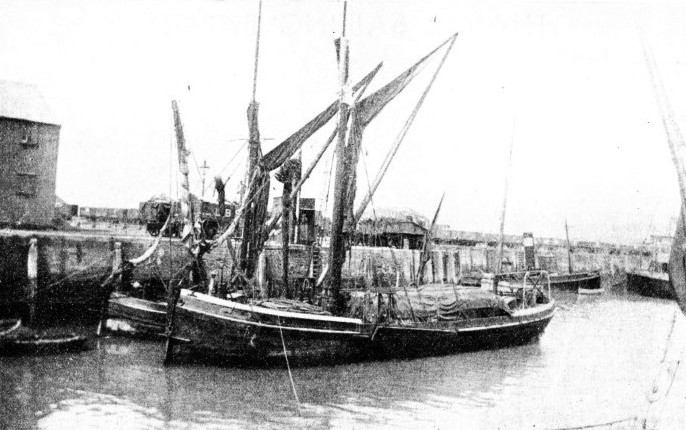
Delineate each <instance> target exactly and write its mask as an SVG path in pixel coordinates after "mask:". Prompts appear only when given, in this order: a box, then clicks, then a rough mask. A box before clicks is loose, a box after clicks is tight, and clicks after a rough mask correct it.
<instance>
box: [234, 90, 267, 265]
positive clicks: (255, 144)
mask: <svg viewBox="0 0 686 430" xmlns="http://www.w3.org/2000/svg"><path fill="white" fill-rule="evenodd" d="M258 106H259V105H258V104H257V102H255V101H253V102H251V103H250V105H249V107H248V124H249V133H250V144H249V151H250V152H249V166H248V172H249V175H250V179H249V183H248V194H247V196H246V201H249V202H250V203H249V204H248V207H247V208H246V210H245V218H244V222H243V240H242V241H241V252H240V256H241V257H240V267H239V269H240V270H241V271H243V273H245V275H246V276H247V277H248V278H250V277H252V275H253V273H254V272H255V266H256V262H257V257H258V256H259V254H260V252H261V251H262V247H263V245H264V244H263V241H262V237H263V229H264V222H265V220H266V219H267V205H268V203H269V171H267V170H264V169H262V167H261V166H260V162H259V160H260V158H261V156H262V150H261V147H260V131H259V126H258Z"/></svg>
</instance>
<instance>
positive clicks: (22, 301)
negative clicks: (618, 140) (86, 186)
mask: <svg viewBox="0 0 686 430" xmlns="http://www.w3.org/2000/svg"><path fill="white" fill-rule="evenodd" d="M32 240H33V242H32ZM153 240H154V239H153V238H152V237H150V236H144V235H142V234H138V235H135V234H134V235H131V234H129V235H111V234H105V233H103V232H100V233H97V232H93V231H91V232H85V231H75V232H50V231H21V230H0V246H2V250H3V252H2V253H1V254H0V313H3V314H6V313H8V312H9V313H12V311H16V310H17V307H20V306H24V305H26V303H29V302H35V303H37V306H38V307H39V308H43V309H44V310H45V309H47V310H48V311H49V310H50V308H51V307H56V306H58V305H65V304H66V305H75V306H76V305H78V306H93V305H95V304H97V303H98V300H99V297H100V294H99V293H100V288H99V286H100V284H101V282H102V281H103V280H104V279H106V278H107V277H108V276H109V275H110V274H111V273H112V271H113V268H115V267H117V266H118V265H119V263H120V262H121V261H122V260H126V259H130V258H134V257H138V256H140V255H141V254H143V253H144V252H145V250H146V249H148V247H149V246H150V245H151V244H152V243H153ZM32 243H33V245H32ZM235 245H236V244H234V246H235ZM32 246H33V249H34V251H33V252H34V253H35V258H34V260H35V261H34V262H33V263H31V262H30V260H31V258H30V254H31V252H32V251H31V250H32ZM503 254H504V261H508V262H510V263H511V264H507V265H505V268H506V270H513V271H515V270H521V269H522V268H523V267H522V265H523V250H521V249H510V248H506V249H504V252H503ZM496 256H497V250H496V249H495V248H494V247H487V246H456V245H436V246H435V247H434V248H433V251H432V253H431V258H430V259H429V261H428V262H427V264H426V267H425V269H424V281H425V282H437V283H441V282H455V281H457V280H458V279H459V278H460V277H461V276H468V275H476V276H478V274H479V273H481V272H492V271H494V269H495V261H496ZM420 259H421V252H420V251H419V250H409V249H396V248H380V247H363V246H354V247H352V249H351V250H350V251H349V253H348V255H347V259H346V262H345V264H344V267H343V277H344V278H345V283H346V284H345V286H347V287H351V288H367V287H371V286H375V285H378V286H386V285H390V284H395V282H396V281H399V282H400V283H402V284H403V285H406V284H409V283H411V282H416V273H417V270H418V268H419V265H420ZM317 260H318V261H319V266H318V267H315V266H317V264H316V263H317ZM537 260H538V265H539V267H541V268H544V269H547V270H550V271H559V272H566V271H567V269H568V263H567V260H568V259H567V251H566V250H565V249H564V248H555V247H545V248H541V249H539V250H538V252H537ZM650 260H651V258H650V257H649V256H646V255H644V254H639V253H622V252H617V251H616V249H615V250H612V249H608V250H600V251H599V250H594V251H589V250H576V251H575V252H574V253H573V254H572V263H573V266H574V270H575V271H586V270H601V271H602V272H603V273H606V274H615V273H617V272H620V273H621V272H623V271H629V270H641V269H646V268H647V267H648V264H649V263H650ZM188 261H189V254H188V251H187V250H186V249H185V248H184V246H183V244H182V243H181V242H180V241H179V240H178V239H173V240H168V239H166V238H165V239H163V241H162V243H161V245H160V246H159V248H158V249H157V251H156V252H155V254H154V255H153V257H152V258H151V259H150V260H149V261H148V262H147V263H144V264H142V265H141V266H139V267H137V268H136V269H135V272H134V279H136V280H139V281H140V282H146V281H151V280H157V281H163V282H168V280H169V279H170V278H172V277H174V276H179V275H180V273H181V269H182V267H183V266H184V264H185V263H187V262H188ZM327 261H328V250H327V249H326V248H321V249H320V250H319V255H318V258H315V261H314V262H313V253H312V250H311V248H310V247H307V246H303V245H292V246H291V249H290V253H289V267H290V273H291V278H292V279H294V280H295V281H294V282H300V281H302V280H304V279H305V278H308V277H309V276H310V275H313V274H314V275H316V274H317V273H318V272H319V271H320V270H321V267H322V266H325V265H326V264H327ZM205 262H206V264H207V267H208V269H209V270H210V272H213V273H215V274H216V276H217V277H221V276H224V277H225V278H224V279H226V277H227V276H228V274H229V273H230V269H231V266H232V260H231V257H230V254H229V252H228V248H227V246H221V247H219V248H218V249H216V250H215V251H213V252H212V253H211V254H209V255H207V256H206V258H205ZM31 264H33V265H34V266H35V267H34V271H35V275H34V276H33V278H35V279H33V278H32V276H31V270H30V265H31ZM313 269H314V273H313ZM281 274H282V254H281V249H280V247H279V246H278V245H270V244H267V246H266V247H265V252H264V253H263V256H262V258H261V261H260V264H259V269H258V281H259V285H260V288H261V289H262V290H263V291H264V292H266V291H268V290H269V289H271V290H272V291H273V290H275V289H279V288H281V278H282V276H281ZM218 280H219V279H218Z"/></svg>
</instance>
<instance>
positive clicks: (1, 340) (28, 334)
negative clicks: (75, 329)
mask: <svg viewBox="0 0 686 430" xmlns="http://www.w3.org/2000/svg"><path fill="white" fill-rule="evenodd" d="M87 340H88V339H87V338H86V337H85V336H79V335H76V334H73V333H64V332H60V331H51V330H48V331H44V332H37V331H34V330H32V329H29V328H26V327H20V328H19V329H17V330H15V331H12V332H11V333H10V334H8V335H6V336H3V337H0V355H18V354H50V353H58V352H68V351H79V350H82V349H84V348H85V346H86V341H87Z"/></svg>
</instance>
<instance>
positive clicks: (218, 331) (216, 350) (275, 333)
mask: <svg viewBox="0 0 686 430" xmlns="http://www.w3.org/2000/svg"><path fill="white" fill-rule="evenodd" d="M182 301H183V303H182V304H181V305H179V306H177V308H176V314H175V325H174V338H175V339H176V342H177V343H178V344H180V346H181V347H182V348H181V349H182V350H183V349H187V350H189V351H193V352H195V354H192V355H191V357H198V356H208V355H209V356H210V357H214V358H217V357H224V358H228V359H229V361H228V362H229V363H231V364H237V365H242V364H246V363H258V364H270V363H273V364H283V362H284V357H283V349H284V343H285V348H286V350H287V351H288V356H289V359H291V360H297V362H303V363H322V362H327V363H335V362H344V361H355V360H367V359H384V358H405V357H418V356H430V355H441V354H449V353H454V352H461V351H469V350H475V349H485V348H496V347H502V346H509V345H516V344H521V343H526V342H528V341H530V340H531V339H533V338H535V337H537V336H538V335H539V334H541V333H542V332H543V330H544V329H545V327H546V326H547V325H548V323H549V322H550V320H551V319H552V317H553V314H554V309H555V306H554V304H549V305H539V306H537V308H535V309H530V310H528V311H525V312H524V314H523V315H522V316H515V317H494V318H483V319H478V320H466V321H460V322H439V323H433V324H429V323H427V324H422V325H421V326H416V327H412V326H400V325H395V324H394V325H378V326H374V325H373V324H363V323H362V322H361V321H360V320H353V319H347V318H345V319H343V318H341V319H335V320H334V318H335V317H322V318H317V319H314V320H312V319H310V320H308V319H301V318H299V317H298V316H297V315H298V314H291V315H296V316H294V317H290V316H288V315H286V314H287V313H282V314H281V315H280V316H275V315H267V314H262V313H261V312H250V311H249V310H247V311H246V310H238V309H235V308H233V309H232V310H229V309H230V308H227V307H226V306H221V305H218V304H213V303H207V302H204V301H202V300H198V299H197V298H191V297H184V298H183V299H182ZM327 320H328V321H327ZM346 320H347V321H346ZM282 335H283V343H282V338H281V336H282Z"/></svg>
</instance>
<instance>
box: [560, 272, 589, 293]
mask: <svg viewBox="0 0 686 430" xmlns="http://www.w3.org/2000/svg"><path fill="white" fill-rule="evenodd" d="M600 286H601V284H600V273H597V272H586V273H571V274H567V275H550V287H551V288H554V289H556V290H560V291H578V290H582V289H583V290H600Z"/></svg>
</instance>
